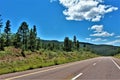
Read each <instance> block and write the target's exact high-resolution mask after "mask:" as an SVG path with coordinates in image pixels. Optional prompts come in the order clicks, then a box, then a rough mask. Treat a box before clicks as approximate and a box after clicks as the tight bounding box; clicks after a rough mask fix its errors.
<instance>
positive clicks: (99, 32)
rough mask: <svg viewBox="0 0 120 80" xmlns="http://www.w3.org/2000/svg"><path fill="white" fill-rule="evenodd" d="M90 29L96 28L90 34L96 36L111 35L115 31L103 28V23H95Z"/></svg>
mask: <svg viewBox="0 0 120 80" xmlns="http://www.w3.org/2000/svg"><path fill="white" fill-rule="evenodd" d="M89 30H94V33H93V34H90V36H94V37H110V36H114V33H109V32H107V31H104V30H103V25H94V26H92V27H91V28H89Z"/></svg>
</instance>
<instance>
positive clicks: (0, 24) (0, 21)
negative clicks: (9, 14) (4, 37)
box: [0, 15, 3, 38]
mask: <svg viewBox="0 0 120 80" xmlns="http://www.w3.org/2000/svg"><path fill="white" fill-rule="evenodd" d="M0 17H1V15H0ZM2 26H3V23H2V19H1V18H0V38H1V28H2Z"/></svg>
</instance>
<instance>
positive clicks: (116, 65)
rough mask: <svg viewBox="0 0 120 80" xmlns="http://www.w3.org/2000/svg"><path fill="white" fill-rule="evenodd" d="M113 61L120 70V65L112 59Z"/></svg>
mask: <svg viewBox="0 0 120 80" xmlns="http://www.w3.org/2000/svg"><path fill="white" fill-rule="evenodd" d="M112 62H113V63H114V64H115V65H116V66H117V68H118V69H119V70H120V66H119V65H118V64H117V63H116V62H115V61H114V60H113V59H112Z"/></svg>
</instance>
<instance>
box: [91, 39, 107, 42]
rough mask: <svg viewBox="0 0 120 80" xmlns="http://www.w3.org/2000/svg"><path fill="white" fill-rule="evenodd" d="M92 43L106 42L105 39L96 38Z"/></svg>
mask: <svg viewBox="0 0 120 80" xmlns="http://www.w3.org/2000/svg"><path fill="white" fill-rule="evenodd" d="M92 41H93V42H98V41H107V39H102V38H96V39H93V40H92Z"/></svg>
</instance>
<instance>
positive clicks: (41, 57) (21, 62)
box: [0, 47, 98, 74]
mask: <svg viewBox="0 0 120 80" xmlns="http://www.w3.org/2000/svg"><path fill="white" fill-rule="evenodd" d="M25 54H26V57H25V58H24V57H22V55H21V54H20V50H19V49H18V50H14V48H11V47H9V48H6V49H5V51H1V52H0V74H6V73H12V72H18V71H24V70H29V69H35V68H42V67H46V66H52V65H59V64H64V63H68V62H74V61H80V60H84V59H89V58H93V57H97V56H98V55H96V54H93V53H91V52H90V51H84V50H80V51H72V52H65V51H48V50H42V49H41V50H39V51H36V52H31V51H26V52H25Z"/></svg>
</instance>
